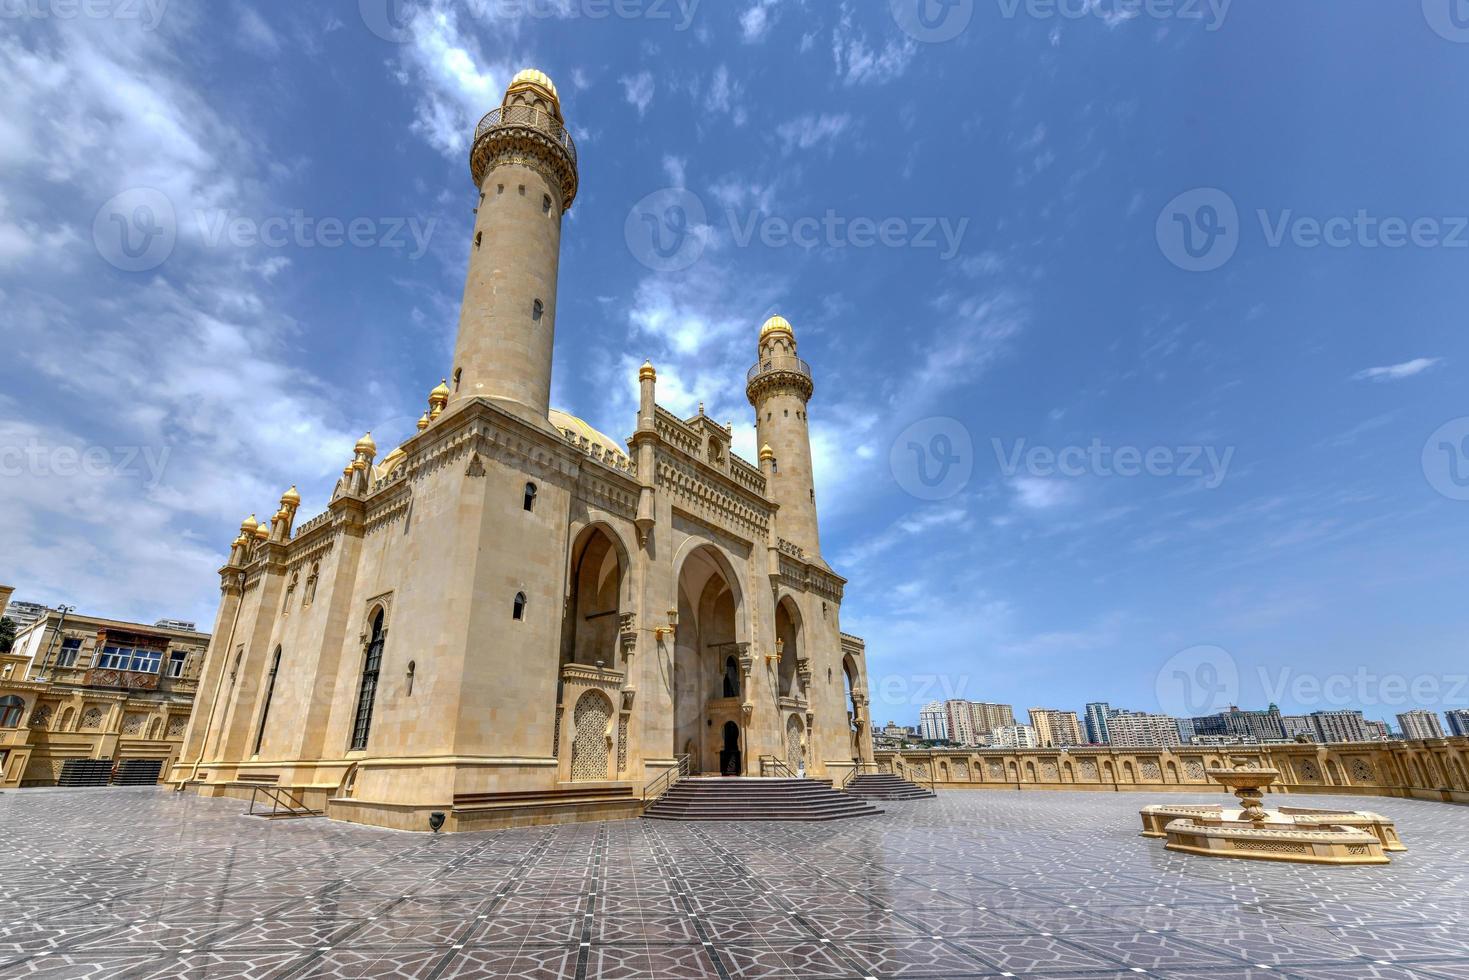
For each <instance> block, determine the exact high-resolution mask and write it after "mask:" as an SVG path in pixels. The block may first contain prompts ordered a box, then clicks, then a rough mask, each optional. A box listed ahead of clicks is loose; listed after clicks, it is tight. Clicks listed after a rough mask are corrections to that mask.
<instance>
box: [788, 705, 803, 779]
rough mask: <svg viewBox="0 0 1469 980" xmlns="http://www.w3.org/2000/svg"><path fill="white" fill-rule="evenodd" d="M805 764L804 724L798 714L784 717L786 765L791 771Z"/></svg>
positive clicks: (797, 769)
mask: <svg viewBox="0 0 1469 980" xmlns="http://www.w3.org/2000/svg"><path fill="white" fill-rule="evenodd" d="M805 765H806V726H804V725H802V724H801V718H800V716H799V715H791V716H790V717H789V718H787V719H786V766H787V767H789V769H790V770H791V772H793V773H796V772H800V771H801V769H802V768H803V767H804V766H805Z"/></svg>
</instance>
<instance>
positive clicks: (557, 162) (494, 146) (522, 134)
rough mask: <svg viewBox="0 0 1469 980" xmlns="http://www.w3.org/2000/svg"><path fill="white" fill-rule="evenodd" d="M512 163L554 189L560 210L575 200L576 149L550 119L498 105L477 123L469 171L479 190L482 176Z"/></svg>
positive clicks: (569, 137) (470, 153) (521, 108)
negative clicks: (527, 169) (528, 169)
mask: <svg viewBox="0 0 1469 980" xmlns="http://www.w3.org/2000/svg"><path fill="white" fill-rule="evenodd" d="M508 163H513V164H520V165H521V166H525V167H530V168H531V169H532V170H535V171H537V172H538V173H540V174H541V175H542V176H543V177H545V178H546V180H547V182H548V183H549V184H550V185H551V186H552V187H555V188H557V189H558V190H559V191H560V194H561V200H560V201H559V202H557V203H558V204H559V205H560V209H561V210H562V211H565V210H567V209H568V208H570V207H571V202H572V201H573V200H574V199H575V198H576V189H577V170H576V147H575V144H573V143H572V142H571V136H570V134H569V133H567V132H566V129H565V127H564V126H562V125H561V124H560V123H559V122H557V121H556V120H555V119H554V118H552V117H551V116H549V115H547V114H545V113H543V112H538V111H535V110H528V109H525V108H524V107H515V106H502V107H501V108H499V109H496V110H495V111H494V112H491V113H490V114H489V115H487V116H485V118H484V119H483V120H481V121H480V124H479V129H478V131H477V132H476V135H475V139H474V145H473V146H471V147H470V150H469V172H470V174H471V175H472V176H473V177H474V185H475V186H476V187H479V186H480V185H481V184H482V183H483V182H484V178H485V174H487V173H489V172H490V171H491V170H493V169H494V168H496V167H498V166H502V165H504V164H508Z"/></svg>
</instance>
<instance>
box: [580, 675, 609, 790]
mask: <svg viewBox="0 0 1469 980" xmlns="http://www.w3.org/2000/svg"><path fill="white" fill-rule="evenodd" d="M572 717H573V719H574V721H575V723H576V737H575V738H576V740H575V741H574V742H572V745H571V778H572V779H573V780H574V781H577V782H584V781H594V780H601V779H606V778H608V775H607V773H608V766H607V757H608V754H609V752H610V750H611V747H612V745H611V739H610V738H609V737H608V736H609V732H610V729H609V727H608V726H609V725H610V724H611V722H612V702H611V701H610V700H609V699H608V697H607V695H605V694H603V693H602V692H601V691H587V692H585V693H583V694H582V696H581V697H580V698H577V701H576V710H575V711H574V712H573V715H572Z"/></svg>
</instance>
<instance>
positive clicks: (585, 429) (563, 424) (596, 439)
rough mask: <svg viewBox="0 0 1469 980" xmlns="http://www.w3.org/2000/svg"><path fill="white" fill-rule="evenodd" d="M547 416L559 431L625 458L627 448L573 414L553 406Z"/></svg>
mask: <svg viewBox="0 0 1469 980" xmlns="http://www.w3.org/2000/svg"><path fill="white" fill-rule="evenodd" d="M549 417H550V419H551V424H552V425H554V426H555V427H556V428H557V429H558V430H559V431H561V432H571V433H574V434H575V435H576V436H577V437H578V438H580V439H585V440H587V441H588V442H590V443H591V444H592V445H594V446H597V447H599V448H601V449H604V450H606V451H607V452H609V453H614V454H616V455H618V456H621V457H622V458H623V459H626V458H627V450H626V449H624V448H623V447H622V446H619V445H618V444H617V440H616V439H614V438H612V437H611V436H609V435H607V433H605V432H598V431H597V430H596V429H594V428H592V427H591V426H590V425H588V424H587V423H586V422H584V421H582V420H581V419H579V418H577V417H576V416H575V415H572V414H571V413H569V412H563V411H561V409H559V408H553V409H551V411H550V412H549Z"/></svg>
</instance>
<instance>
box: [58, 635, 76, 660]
mask: <svg viewBox="0 0 1469 980" xmlns="http://www.w3.org/2000/svg"><path fill="white" fill-rule="evenodd" d="M81 652H82V641H81V640H80V639H79V638H78V637H75V636H69V637H67V638H65V639H64V640H62V641H61V652H60V653H59V654H57V655H56V666H58V667H75V666H76V664H77V655H78V654H80V653H81Z"/></svg>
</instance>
